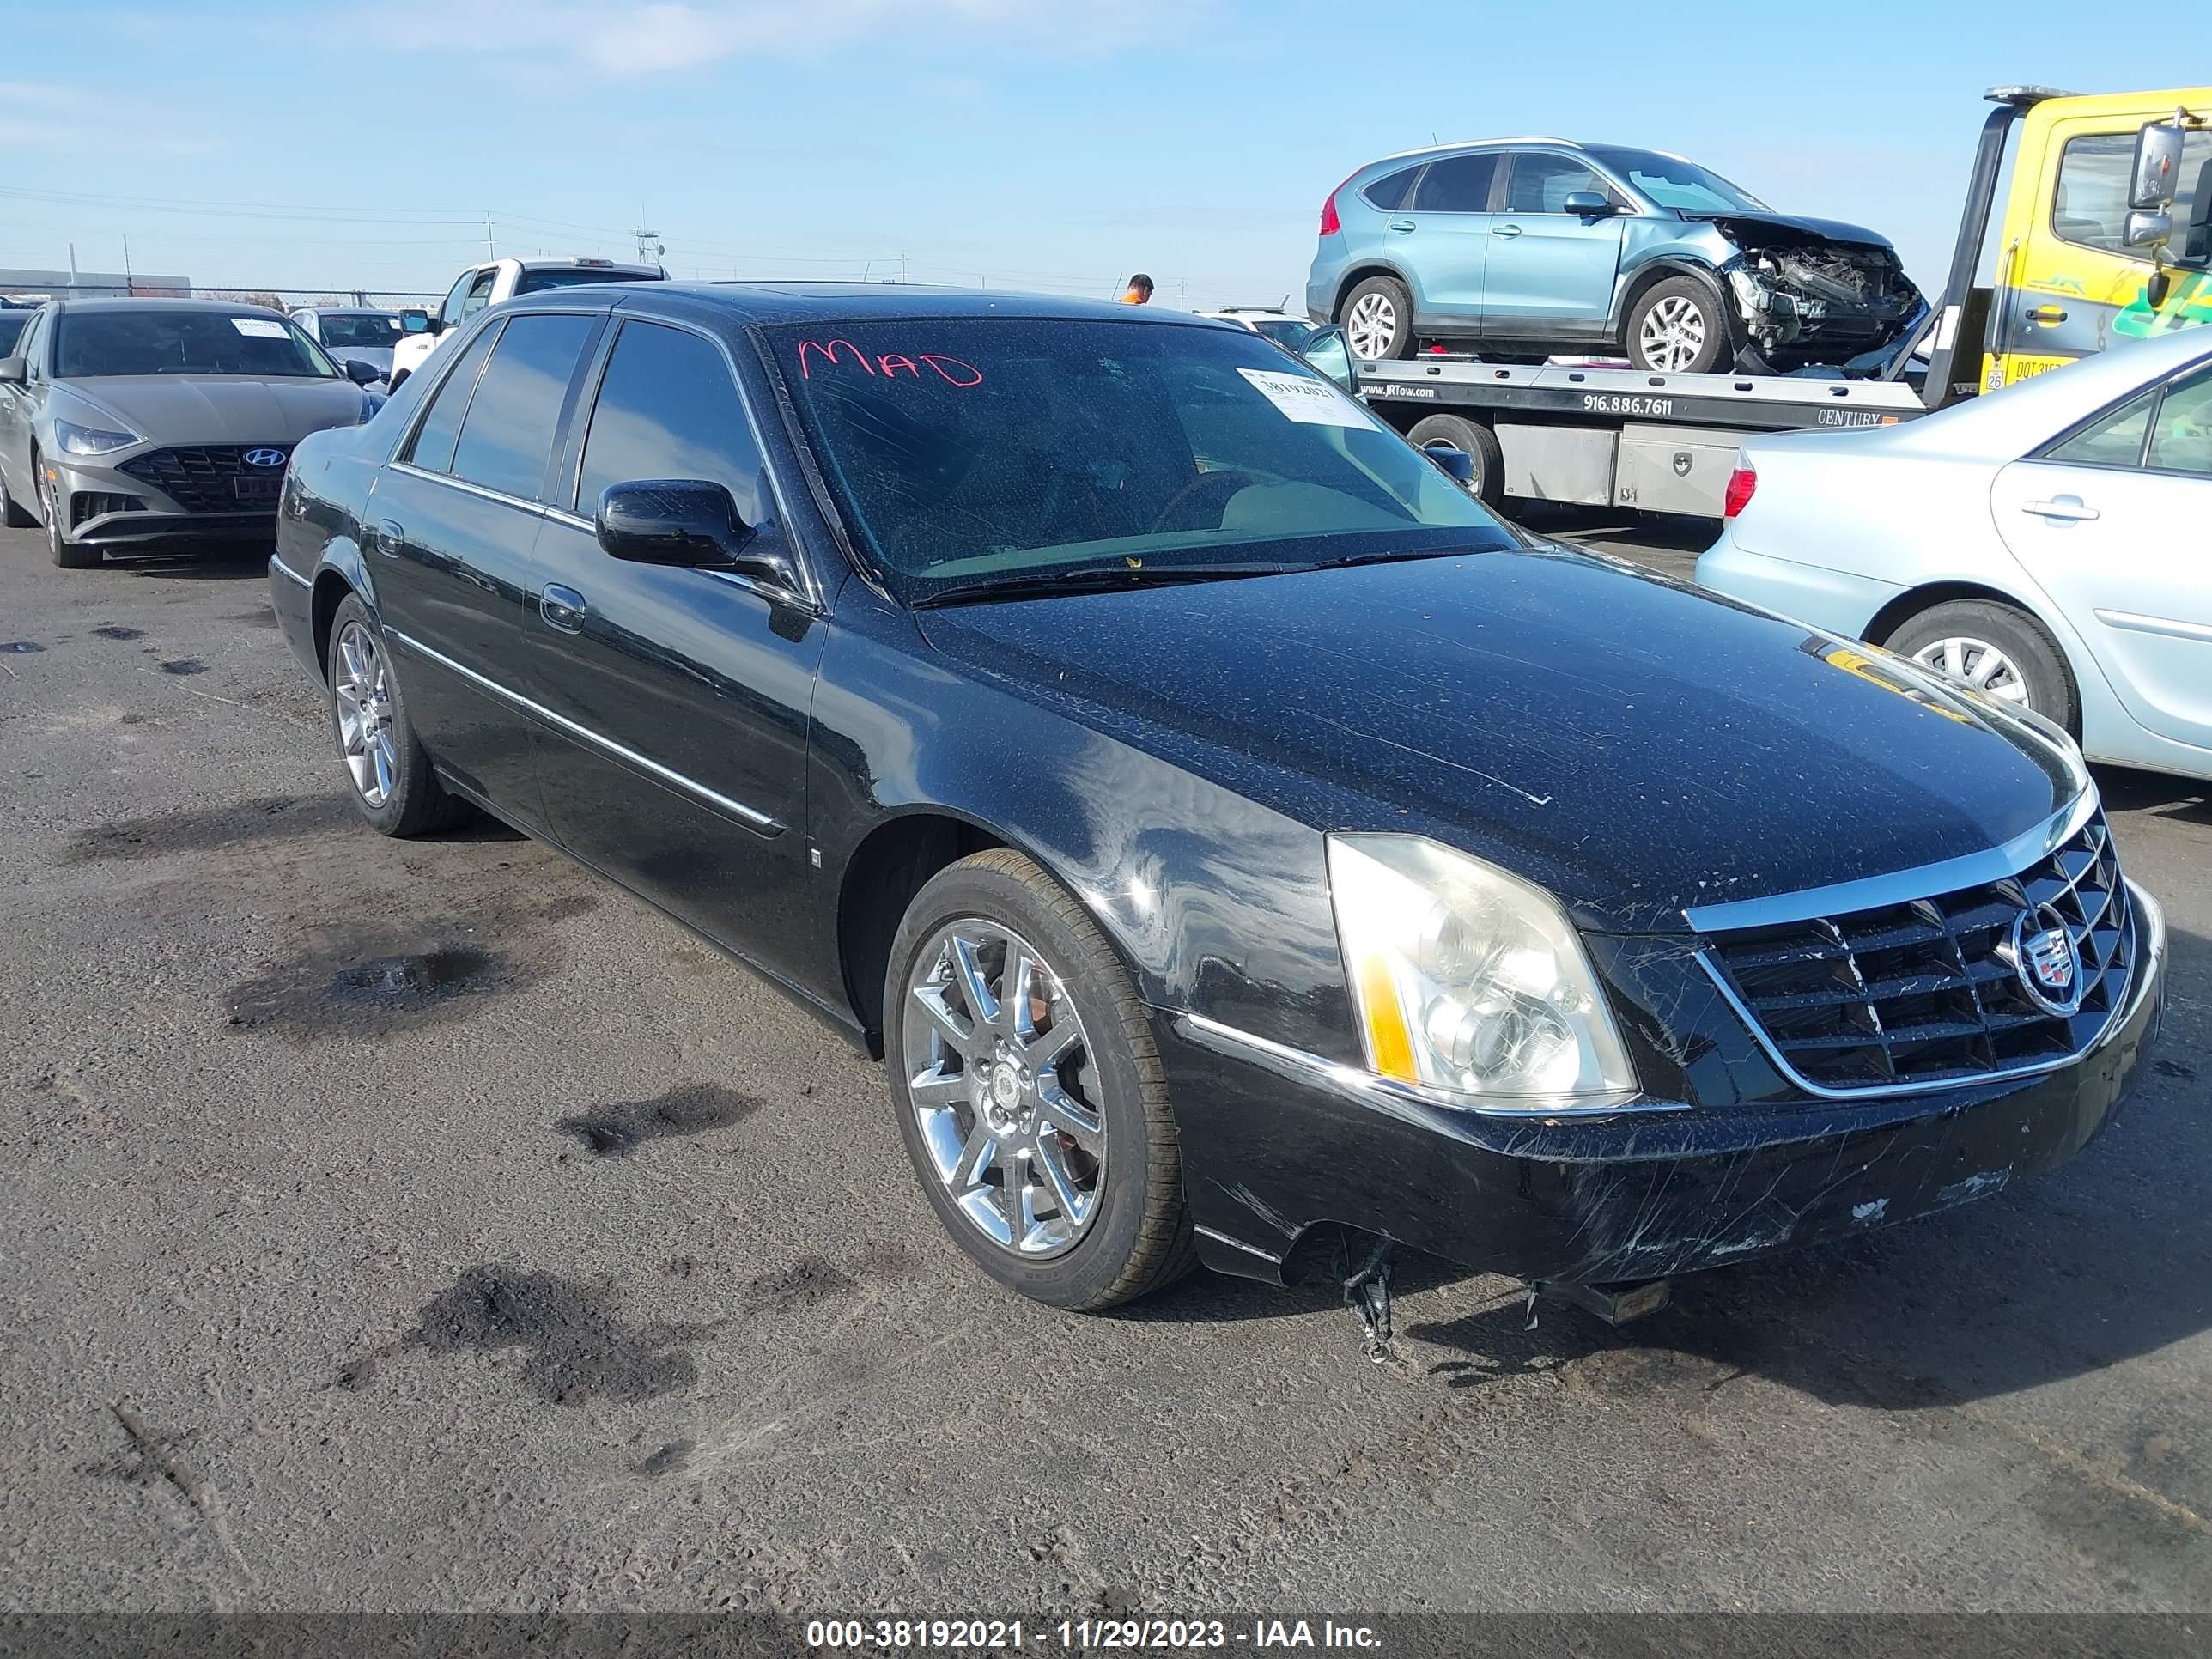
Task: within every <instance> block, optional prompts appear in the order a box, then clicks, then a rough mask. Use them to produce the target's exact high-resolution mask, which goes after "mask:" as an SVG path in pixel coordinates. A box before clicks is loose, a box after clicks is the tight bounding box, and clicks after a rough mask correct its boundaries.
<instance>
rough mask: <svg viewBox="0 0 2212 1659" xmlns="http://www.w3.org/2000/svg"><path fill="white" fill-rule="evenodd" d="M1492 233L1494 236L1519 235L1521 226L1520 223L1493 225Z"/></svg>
mask: <svg viewBox="0 0 2212 1659" xmlns="http://www.w3.org/2000/svg"><path fill="white" fill-rule="evenodd" d="M1490 234H1492V236H1518V235H1519V234H1521V227H1520V226H1518V225H1492V226H1491V228H1490Z"/></svg>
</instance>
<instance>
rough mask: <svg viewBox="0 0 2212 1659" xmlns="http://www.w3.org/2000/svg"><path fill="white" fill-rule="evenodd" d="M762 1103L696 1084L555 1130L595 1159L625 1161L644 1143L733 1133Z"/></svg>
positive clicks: (566, 1121)
mask: <svg viewBox="0 0 2212 1659" xmlns="http://www.w3.org/2000/svg"><path fill="white" fill-rule="evenodd" d="M761 1104H762V1103H761V1101H760V1100H759V1099H758V1098H757V1097H755V1096H752V1095H744V1094H739V1093H738V1091H736V1090H734V1089H725V1088H723V1087H721V1086H720V1085H718V1084H711V1083H706V1084H692V1085H685V1086H684V1087H682V1088H676V1089H671V1090H670V1091H668V1092H667V1093H666V1094H664V1095H659V1096H656V1097H654V1098H653V1099H651V1100H629V1101H623V1103H620V1104H618V1105H613V1106H601V1107H599V1108H597V1109H594V1110H592V1111H589V1112H583V1113H580V1114H578V1115H575V1116H574V1117H564V1118H562V1119H561V1120H560V1121H558V1122H556V1124H555V1125H554V1126H553V1127H555V1128H556V1129H558V1130H560V1131H561V1133H563V1134H568V1135H574V1136H575V1137H576V1139H579V1140H580V1141H582V1142H583V1143H584V1145H585V1146H587V1147H589V1148H590V1149H591V1151H592V1154H593V1156H595V1157H598V1158H626V1157H628V1156H629V1153H630V1152H631V1150H632V1149H633V1148H635V1146H637V1144H638V1143H639V1142H640V1141H644V1140H659V1139H663V1138H665V1137H666V1136H670V1135H696V1134H703V1133H706V1132H707V1131H708V1130H709V1129H727V1128H730V1127H733V1126H734V1125H736V1124H738V1123H740V1122H742V1121H744V1119H746V1118H748V1117H750V1116H751V1115H752V1114H753V1113H755V1112H757V1111H758V1110H759V1109H760V1108H761Z"/></svg>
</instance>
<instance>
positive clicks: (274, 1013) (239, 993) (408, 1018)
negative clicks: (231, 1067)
mask: <svg viewBox="0 0 2212 1659" xmlns="http://www.w3.org/2000/svg"><path fill="white" fill-rule="evenodd" d="M535 976H536V970H535V969H530V968H526V967H524V966H523V965H521V964H520V963H517V962H516V961H514V960H513V958H511V957H508V956H507V955H506V954H505V953H503V952H501V951H487V950H484V949H483V948H482V947H481V946H478V945H431V946H429V947H428V948H426V949H423V950H420V951H401V952H393V953H388V954H382V953H380V954H371V953H370V951H368V950H367V949H362V948H359V947H356V948H347V947H345V946H343V945H340V946H337V947H334V948H331V949H326V950H322V951H310V952H308V953H307V955H305V956H301V957H295V959H294V960H293V961H291V962H289V963H285V964H284V965H283V966H282V967H278V968H276V969H271V970H270V972H268V973H265V974H261V975H256V976H255V977H253V978H252V979H248V980H244V981H240V983H238V984H236V985H234V986H233V987H231V989H230V995H229V1007H230V1023H231V1024H233V1025H241V1026H246V1027H249V1028H256V1029H259V1028H272V1029H275V1030H283V1031H288V1032H289V1033H291V1034H292V1035H294V1036H302V1037H332V1036H353V1037H363V1036H380V1035H382V1034H384V1033H386V1032H390V1031H394V1030H406V1029H410V1028H412V1027H416V1026H421V1025H428V1024H433V1023H435V1022H436V1021H439V1020H442V1019H447V1018H457V1017H459V1015H460V1014H462V1013H463V1012H465V1011H466V1010H467V1009H468V1007H469V1005H470V1002H471V999H473V998H477V997H481V996H487V995H495V996H496V995H504V994H507V993H510V992H513V991H514V990H517V989H519V988H520V987H522V986H523V985H524V984H526V983H527V982H528V981H531V980H532V979H533V978H534V977H535Z"/></svg>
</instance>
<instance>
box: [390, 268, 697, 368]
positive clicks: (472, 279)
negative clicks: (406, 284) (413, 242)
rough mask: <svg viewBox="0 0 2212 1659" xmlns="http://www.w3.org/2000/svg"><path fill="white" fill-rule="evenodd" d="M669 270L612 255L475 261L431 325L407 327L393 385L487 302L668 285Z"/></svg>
mask: <svg viewBox="0 0 2212 1659" xmlns="http://www.w3.org/2000/svg"><path fill="white" fill-rule="evenodd" d="M667 280H668V273H667V272H666V271H665V270H662V269H661V268H660V267H659V265H625V264H617V263H616V262H615V261H614V260H612V259H487V260H485V261H484V262H483V264H480V265H471V266H470V267H469V268H468V269H467V270H465V271H463V272H462V273H461V274H460V275H459V276H457V277H455V278H454V279H453V287H452V288H451V289H447V293H446V298H445V302H444V303H443V304H441V306H440V307H438V310H437V313H436V314H435V315H434V316H431V317H430V318H428V320H427V325H426V326H422V327H408V328H407V329H406V331H405V332H404V334H403V335H402V336H401V337H400V339H399V343H398V344H397V345H395V346H394V347H393V348H392V370H391V380H392V390H393V391H394V392H397V391H398V390H399V388H400V386H401V385H402V384H403V383H404V381H405V380H406V379H407V377H408V376H409V375H410V374H413V373H414V372H415V371H416V369H418V368H422V364H423V362H425V361H426V360H427V359H428V357H429V356H430V354H431V352H432V351H434V350H435V349H437V344H438V342H439V340H440V339H441V337H444V336H445V335H447V334H448V333H450V332H452V331H453V327H454V325H456V324H459V323H461V322H464V321H465V320H466V319H469V318H471V317H473V316H475V315H476V314H477V313H478V312H479V311H482V310H483V308H484V307H486V306H490V305H497V304H498V303H499V302H500V301H501V300H512V299H513V297H514V296H515V295H518V294H541V293H543V292H544V291H545V290H546V289H553V288H576V287H580V286H581V285H582V284H584V283H665V282H666V281H667ZM403 318H404V322H403V325H404V324H407V323H413V324H422V323H423V322H424V321H425V319H424V318H423V314H422V313H420V312H415V313H403Z"/></svg>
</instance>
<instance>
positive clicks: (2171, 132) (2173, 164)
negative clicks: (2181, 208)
mask: <svg viewBox="0 0 2212 1659" xmlns="http://www.w3.org/2000/svg"><path fill="white" fill-rule="evenodd" d="M2185 136H2186V135H2185V131H2184V130H2183V127H2182V125H2181V118H2180V117H2179V115H2178V114H2177V115H2176V116H2175V118H2173V119H2172V120H2171V121H2154V122H2152V123H2151V124H2150V125H2148V126H2147V127H2145V128H2143V130H2142V131H2140V132H2138V133H2137V134H2136V160H2135V167H2134V169H2133V171H2132V172H2131V173H2130V175H2129V179H2130V183H2129V186H2128V205H2129V206H2130V207H2131V208H2144V209H2149V210H2157V209H2160V208H2168V207H2172V205H2173V198H2174V196H2175V193H2176V192H2177V191H2179V187H2180V185H2181V141H2182V139H2183V138H2184V137H2185Z"/></svg>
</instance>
